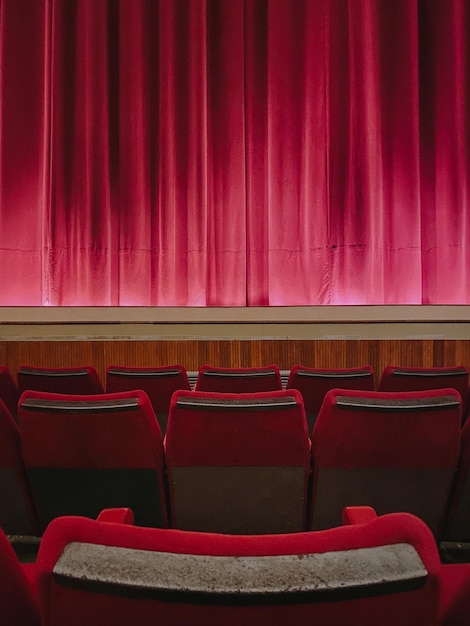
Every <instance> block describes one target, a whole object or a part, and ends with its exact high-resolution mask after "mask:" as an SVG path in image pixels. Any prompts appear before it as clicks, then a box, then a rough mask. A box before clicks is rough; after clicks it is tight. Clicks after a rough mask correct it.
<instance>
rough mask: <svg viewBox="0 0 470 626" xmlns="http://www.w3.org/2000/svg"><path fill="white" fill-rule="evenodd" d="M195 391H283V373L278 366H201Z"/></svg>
mask: <svg viewBox="0 0 470 626" xmlns="http://www.w3.org/2000/svg"><path fill="white" fill-rule="evenodd" d="M194 389H195V391H212V392H216V393H257V392H261V391H263V392H264V391H277V390H279V389H282V382H281V373H280V371H279V368H278V366H277V365H268V366H266V367H240V368H226V367H211V366H210V365H201V367H200V368H199V372H198V376H197V381H196V385H195V387H194Z"/></svg>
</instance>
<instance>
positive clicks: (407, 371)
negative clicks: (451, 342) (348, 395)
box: [378, 365, 469, 417]
mask: <svg viewBox="0 0 470 626" xmlns="http://www.w3.org/2000/svg"><path fill="white" fill-rule="evenodd" d="M468 384H469V372H468V369H467V368H466V367H465V366H463V365H456V366H454V367H428V368H427V367H397V366H396V365H389V366H387V367H385V368H384V370H383V372H382V375H381V377H380V381H379V386H378V391H423V390H425V389H444V388H449V387H451V388H452V389H456V390H457V391H458V392H459V393H460V397H461V398H462V415H463V416H464V417H465V416H466V413H467V403H468Z"/></svg>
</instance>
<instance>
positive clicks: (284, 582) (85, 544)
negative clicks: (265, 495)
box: [37, 514, 440, 626]
mask: <svg viewBox="0 0 470 626" xmlns="http://www.w3.org/2000/svg"><path fill="white" fill-rule="evenodd" d="M37 565H38V569H39V577H40V592H41V598H42V603H43V607H44V623H43V626H63V624H67V625H68V626H78V625H80V626H83V624H86V625H87V626H95V625H97V626H98V625H100V626H101V624H113V626H131V625H132V626H133V625H134V624H139V626H150V625H152V626H153V625H154V624H159V625H160V626H169V625H170V624H171V625H174V624H191V626H207V625H208V624H224V626H225V625H226V626H239V624H246V625H247V626H268V625H269V626H281V625H283V626H284V625H285V624H299V625H300V624H321V625H322V626H334V625H337V624H343V623H344V624H348V625H349V626H377V624H380V625H381V626H397V624H400V626H416V625H417V624H419V625H420V626H431V625H432V626H435V624H437V623H438V622H437V614H438V603H439V572H440V563H439V558H438V554H437V549H436V546H435V543H434V541H433V538H432V535H431V533H430V532H429V530H428V529H427V528H426V526H425V524H423V523H422V522H421V521H420V520H418V519H416V518H415V517H413V516H410V515H406V514H397V515H391V516H385V517H382V518H377V519H375V520H373V521H371V522H369V523H367V524H360V525H357V526H347V527H342V528H335V529H332V530H329V531H324V532H318V533H312V532H309V533H292V534H282V535H263V536H262V537H257V536H246V535H243V536H236V535H220V534H214V533H195V532H185V531H178V530H168V529H166V530H162V529H146V528H136V527H132V526H127V525H119V524H100V523H99V522H95V521H93V520H80V519H77V518H68V519H59V520H55V522H53V523H52V524H51V526H50V527H49V528H48V529H47V531H46V533H45V535H44V537H43V540H42V543H41V547H40V550H39V556H38V560H37Z"/></svg>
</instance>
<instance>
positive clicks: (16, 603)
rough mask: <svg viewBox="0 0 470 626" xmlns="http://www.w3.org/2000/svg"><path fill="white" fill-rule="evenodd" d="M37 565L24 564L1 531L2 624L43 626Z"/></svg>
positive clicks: (0, 619)
mask: <svg viewBox="0 0 470 626" xmlns="http://www.w3.org/2000/svg"><path fill="white" fill-rule="evenodd" d="M40 623H41V619H40V612H39V598H38V589H37V583H36V568H35V566H34V565H21V563H20V562H19V561H18V558H17V556H16V554H15V552H14V551H13V548H12V547H11V545H10V543H9V541H8V539H7V537H6V536H5V534H4V532H3V531H2V530H1V529H0V624H1V625H2V626H40Z"/></svg>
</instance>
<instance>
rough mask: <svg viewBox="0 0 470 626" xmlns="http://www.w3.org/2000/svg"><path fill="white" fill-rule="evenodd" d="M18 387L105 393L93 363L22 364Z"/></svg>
mask: <svg viewBox="0 0 470 626" xmlns="http://www.w3.org/2000/svg"><path fill="white" fill-rule="evenodd" d="M17 378H18V389H19V392H20V394H21V393H23V391H28V390H34V391H47V392H49V393H68V394H86V395H93V394H96V393H103V392H104V389H103V385H102V384H101V381H100V379H99V376H98V372H97V371H96V369H95V368H94V367H93V366H91V365H85V366H83V367H60V368H51V367H32V366H30V365H22V366H21V367H20V368H19V370H18V374H17Z"/></svg>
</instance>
